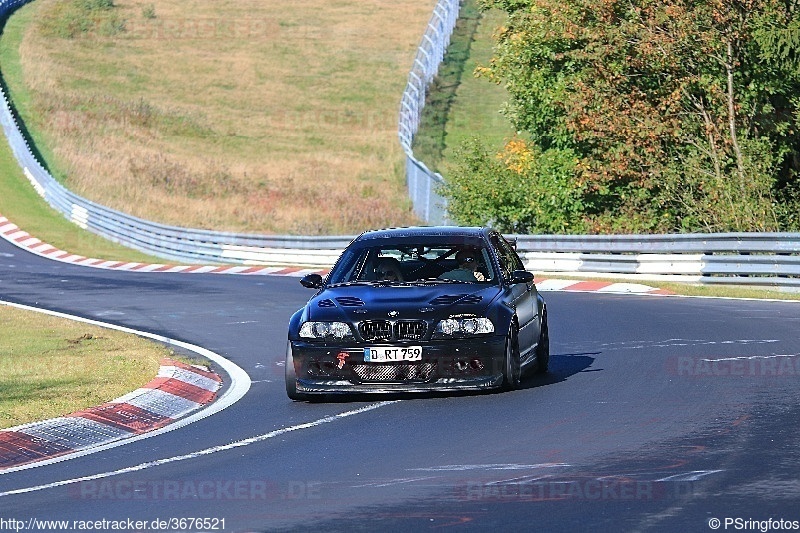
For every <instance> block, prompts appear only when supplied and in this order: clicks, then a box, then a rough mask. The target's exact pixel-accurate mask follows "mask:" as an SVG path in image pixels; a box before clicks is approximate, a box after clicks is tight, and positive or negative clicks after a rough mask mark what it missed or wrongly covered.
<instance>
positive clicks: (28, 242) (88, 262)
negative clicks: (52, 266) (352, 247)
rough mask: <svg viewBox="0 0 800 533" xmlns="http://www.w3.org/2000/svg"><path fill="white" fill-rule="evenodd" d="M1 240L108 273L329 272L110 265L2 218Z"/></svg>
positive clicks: (278, 274) (317, 272) (227, 267)
mask: <svg viewBox="0 0 800 533" xmlns="http://www.w3.org/2000/svg"><path fill="white" fill-rule="evenodd" d="M0 237H2V238H4V239H5V240H7V241H8V242H10V243H11V244H13V245H15V246H18V247H19V248H23V249H25V250H27V251H29V252H31V253H34V254H36V255H39V256H42V257H46V258H48V259H53V260H55V261H61V262H62V263H70V264H73V265H80V266H86V267H92V268H102V269H106V270H125V271H131V272H172V273H176V272H181V273H184V274H249V275H272V276H292V277H303V276H305V275H306V274H315V273H316V274H320V275H325V274H327V273H328V270H327V269H323V270H320V269H319V268H296V267H288V268H287V267H267V266H211V265H188V266H187V265H161V264H151V263H135V262H126V261H107V260H105V259H94V258H91V257H84V256H82V255H76V254H71V253H69V252H65V251H64V250H59V249H58V248H56V247H54V246H52V245H50V244H47V243H46V242H42V241H41V240H39V239H37V238H36V237H34V236H32V235H31V234H30V233H28V232H26V231H23V230H21V229H20V228H19V226H17V225H16V224H14V223H13V222H11V221H9V220H8V219H7V218H6V217H4V216H2V215H0Z"/></svg>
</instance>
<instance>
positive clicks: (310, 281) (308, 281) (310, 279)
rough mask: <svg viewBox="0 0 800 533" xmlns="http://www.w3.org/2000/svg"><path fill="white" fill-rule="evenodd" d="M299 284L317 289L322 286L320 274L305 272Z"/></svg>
mask: <svg viewBox="0 0 800 533" xmlns="http://www.w3.org/2000/svg"><path fill="white" fill-rule="evenodd" d="M300 285H302V286H303V287H306V288H307V289H319V288H321V287H322V276H320V275H319V274H306V275H305V276H303V278H302V279H300Z"/></svg>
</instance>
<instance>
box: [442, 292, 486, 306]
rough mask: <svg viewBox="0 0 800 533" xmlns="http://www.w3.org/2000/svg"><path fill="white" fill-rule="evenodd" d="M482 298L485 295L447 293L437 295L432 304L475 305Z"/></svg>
mask: <svg viewBox="0 0 800 533" xmlns="http://www.w3.org/2000/svg"><path fill="white" fill-rule="evenodd" d="M481 300H483V297H482V296H478V295H476V294H469V295H467V294H445V295H442V296H437V297H436V298H434V299H433V300H431V301H430V303H431V305H453V304H464V305H474V304H477V303H480V301H481Z"/></svg>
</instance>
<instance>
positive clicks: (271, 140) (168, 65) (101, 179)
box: [0, 0, 434, 234]
mask: <svg viewBox="0 0 800 533" xmlns="http://www.w3.org/2000/svg"><path fill="white" fill-rule="evenodd" d="M65 1H66V2H67V3H68V2H75V1H77V0H65ZM65 1H64V0H36V1H35V2H33V3H31V4H29V5H27V6H25V7H23V8H22V9H21V10H20V11H19V12H18V13H17V14H15V15H13V16H12V17H11V18H10V20H9V21H8V22H7V24H6V30H5V31H4V34H3V36H2V40H0V47H1V48H2V53H3V54H4V56H5V57H6V59H5V60H4V62H3V66H2V68H3V75H4V77H5V79H6V83H7V85H8V87H9V89H11V93H12V96H13V100H14V102H15V103H16V105H17V106H18V108H19V109H20V113H21V115H22V117H23V118H24V120H25V123H26V125H27V127H28V129H29V131H30V133H31V137H32V138H33V139H34V140H35V141H36V143H37V146H38V147H39V150H40V151H41V152H42V154H43V156H44V157H45V159H46V161H47V163H48V166H49V168H50V169H51V171H52V172H53V174H54V175H55V176H56V177H57V178H58V179H60V180H62V181H63V182H65V183H66V184H67V185H68V186H69V187H70V189H72V190H74V191H75V192H77V193H79V194H81V195H82V196H85V197H87V198H90V199H92V200H95V201H98V202H100V203H102V204H105V205H108V206H110V207H113V208H116V209H120V210H122V211H126V212H129V213H131V214H134V215H137V216H141V217H144V218H148V219H152V220H157V221H161V222H165V223H169V224H176V225H183V226H191V227H205V228H213V229H219V230H232V231H250V232H259V233H295V234H342V233H354V232H358V231H361V230H363V229H366V228H371V227H378V226H387V225H402V224H410V223H414V222H416V220H415V219H414V218H413V215H412V214H411V211H410V204H409V201H408V199H407V194H406V192H405V187H404V179H403V175H402V152H401V149H400V147H399V143H398V140H397V110H398V105H399V101H400V96H401V93H402V90H403V87H404V85H405V82H406V78H407V74H408V70H409V69H410V67H411V63H412V61H413V57H414V53H415V51H416V47H417V45H418V43H419V39H420V37H421V36H422V34H423V32H424V29H425V25H426V23H427V21H428V19H429V18H430V16H431V13H432V9H433V5H434V2H433V1H432V0H426V1H419V0H418V1H411V0H403V1H399V2H383V1H378V0H373V1H368V2H363V1H355V0H352V1H347V0H339V1H335V2H331V1H328V0H313V1H308V2H302V3H297V4H292V6H291V9H287V7H286V4H285V3H283V2H263V1H261V2H255V1H252V0H249V1H244V2H239V3H235V4H228V3H207V2H196V1H195V2H189V3H186V2H177V1H176V0H163V1H161V2H159V3H158V4H157V5H154V4H148V3H146V2H137V1H120V2H118V3H117V4H116V5H117V7H116V8H115V10H117V11H116V15H115V17H117V18H118V19H119V20H123V21H124V27H125V29H124V31H117V32H111V33H110V32H107V31H105V30H104V27H102V26H98V27H96V28H94V27H92V28H90V29H89V30H88V31H87V32H85V33H79V34H78V35H76V36H74V37H72V38H67V37H63V36H62V35H61V33H60V32H59V31H58V28H59V26H58V20H59V17H66V15H65V12H66V11H68V10H66V8H64V7H63V4H64V3H65ZM150 6H154V7H152V9H148V8H149V7H150ZM54 25H55V28H56V29H53V28H54ZM13 54H18V58H17V59H13V58H11V59H9V57H8V56H9V55H13ZM6 65H8V67H6Z"/></svg>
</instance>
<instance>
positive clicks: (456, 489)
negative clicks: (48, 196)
mask: <svg viewBox="0 0 800 533" xmlns="http://www.w3.org/2000/svg"><path fill="white" fill-rule="evenodd" d="M310 296H311V292H310V291H308V290H307V289H303V288H302V287H301V286H300V284H299V283H298V282H297V280H296V279H294V278H287V277H278V276H235V275H214V274H192V275H181V274H168V273H134V272H115V271H104V270H99V269H90V268H83V267H78V266H74V265H69V264H63V263H57V262H54V261H49V260H46V259H43V258H40V257H37V256H34V255H32V254H30V253H28V252H25V251H23V250H20V249H17V248H14V247H12V246H11V245H10V244H8V243H6V242H5V241H0V299H3V300H7V301H12V302H17V303H21V304H27V305H33V306H38V307H43V308H47V309H51V310H56V311H61V312H65V313H70V314H74V315H78V316H82V317H87V318H92V319H96V320H103V321H106V322H110V323H114V324H118V325H124V326H127V327H131V328H136V329H140V330H144V331H148V332H152V333H156V334H159V335H163V336H166V337H170V338H174V339H178V340H182V341H186V342H189V343H192V344H196V345H199V346H203V347H205V348H207V349H209V350H211V351H213V352H216V353H217V354H220V355H222V356H224V357H226V358H228V359H229V360H231V361H233V362H234V363H236V364H237V365H239V366H240V367H241V368H243V369H244V370H245V371H246V372H247V373H248V374H249V375H250V378H251V380H252V385H251V388H250V390H249V391H248V393H247V394H246V395H245V396H244V397H243V398H242V399H241V400H239V401H238V402H237V403H235V404H234V405H232V406H230V407H228V408H227V409H225V410H223V411H221V412H219V413H216V414H214V415H213V416H210V417H207V418H204V419H202V420H199V421H197V422H195V423H193V424H190V425H187V426H185V427H182V428H180V429H179V430H176V431H171V432H167V433H164V434H161V435H157V436H155V437H152V438H148V439H143V440H139V441H135V442H132V443H130V444H127V445H125V446H120V447H116V448H113V449H110V450H106V451H103V452H100V453H95V454H91V455H86V456H82V457H77V458H75V459H71V460H67V461H62V462H58V463H55V464H50V465H46V466H42V467H38V468H32V469H27V470H22V471H17V472H8V473H4V474H3V473H0V530H20V531H22V530H31V529H36V528H37V526H38V527H39V528H42V529H44V527H43V526H48V525H49V526H58V525H59V524H45V523H43V522H44V521H47V520H61V521H67V523H65V524H62V525H67V526H68V527H67V528H65V529H62V530H71V531H75V530H80V529H81V528H89V527H91V528H93V529H95V530H97V529H100V530H112V528H113V527H121V528H124V529H128V530H139V531H156V530H162V531H163V530H172V531H175V530H181V531H214V530H216V531H222V530H224V531H274V530H283V529H285V530H308V529H310V528H316V529H318V530H320V531H375V530H386V531H425V530H432V531H451V530H452V531H485V530H489V529H493V530H496V531H512V530H513V531H517V530H546V531H710V530H711V528H710V527H709V524H711V525H714V524H715V522H714V521H713V519H719V520H720V521H721V527H720V528H719V530H725V531H734V530H740V531H741V530H758V529H759V526H763V525H765V523H758V524H757V523H755V522H746V521H747V520H751V521H766V520H770V519H772V520H773V522H772V523H771V524H773V525H771V526H770V527H771V529H770V530H776V529H777V527H776V525H777V524H778V522H779V521H780V520H783V521H784V522H783V524H784V525H789V526H792V525H794V524H792V521H795V524H796V525H797V528H800V505H798V503H800V482H799V481H798V478H799V477H800V476H799V475H798V474H800V438H799V435H800V432H799V431H798V423H799V422H800V406H799V405H798V398H800V395H798V392H800V340H799V339H798V331H800V303H786V302H761V301H737V300H723V299H689V298H677V297H663V296H632V295H608V294H599V293H592V294H581V293H560V292H553V293H546V294H545V297H546V299H547V303H548V314H549V317H550V334H551V352H552V359H551V370H552V371H551V373H550V374H548V375H547V376H545V377H533V378H528V379H526V380H525V381H524V383H523V385H524V386H523V389H522V390H519V391H515V392H510V393H483V394H458V395H427V396H413V397H408V396H393V397H389V398H384V397H353V398H346V399H344V400H340V401H337V402H336V403H292V402H290V401H289V400H288V399H287V398H286V395H285V392H284V385H283V367H282V364H283V351H284V347H285V338H286V324H287V321H288V318H289V316H290V315H291V313H292V312H293V311H294V310H296V309H297V308H299V307H300V306H302V305H303V303H304V302H305V300H306V299H307V298H308V297H310ZM0 393H1V392H0ZM201 518H204V519H210V520H207V521H205V522H204V523H203V522H200V523H198V522H194V523H191V522H190V520H188V519H201ZM170 519H185V520H184V522H183V523H181V522H176V521H172V522H169V520H170ZM726 519H729V520H736V519H739V522H729V524H728V525H727V527H726V523H725V520H726ZM10 520H14V522H13V523H12V522H10ZM155 520H161V521H165V522H164V523H161V524H159V523H154V521H155ZM215 520H216V521H215ZM223 520H224V523H223V522H222V521H223ZM103 521H105V522H103ZM135 521H141V522H145V524H138V525H139V526H146V527H134V528H132V529H131V526H132V525H134V526H135V525H137V524H135ZM164 525H166V526H168V527H166V528H161V527H158V526H164ZM173 525H174V526H177V527H175V528H172V527H169V526H173ZM737 525H738V526H742V527H737ZM154 526H156V527H154ZM223 526H224V529H223ZM55 529H59V528H57V527H52V528H51V529H50V530H55Z"/></svg>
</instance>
